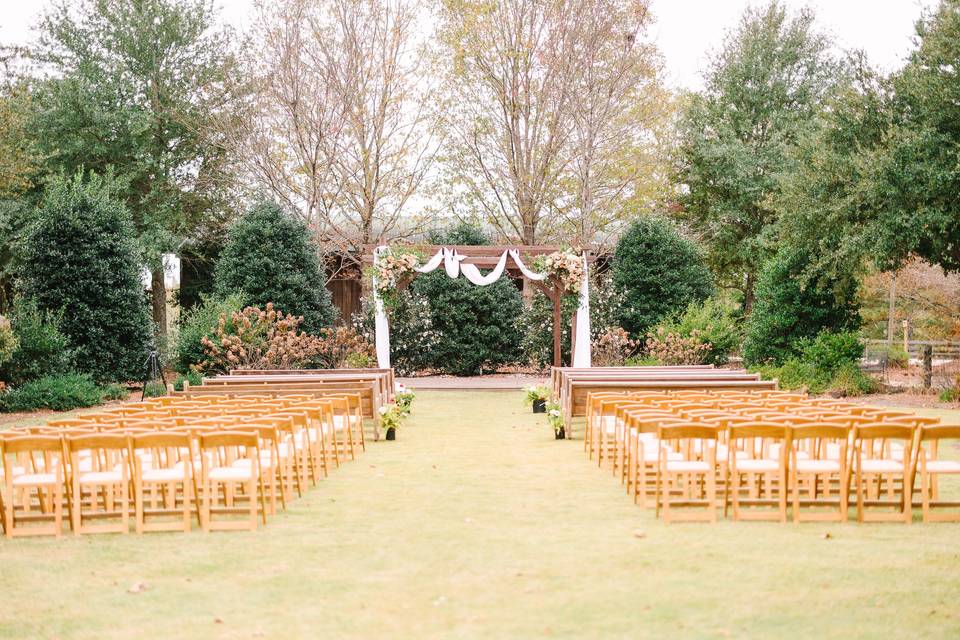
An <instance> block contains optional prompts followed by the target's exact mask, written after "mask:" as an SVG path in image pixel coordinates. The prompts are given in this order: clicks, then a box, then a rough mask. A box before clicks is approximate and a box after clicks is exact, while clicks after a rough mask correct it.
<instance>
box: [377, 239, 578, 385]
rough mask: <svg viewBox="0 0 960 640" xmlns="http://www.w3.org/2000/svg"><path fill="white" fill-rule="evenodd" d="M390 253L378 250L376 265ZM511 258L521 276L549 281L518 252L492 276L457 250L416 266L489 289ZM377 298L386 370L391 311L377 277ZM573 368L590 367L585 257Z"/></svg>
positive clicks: (380, 350)
mask: <svg viewBox="0 0 960 640" xmlns="http://www.w3.org/2000/svg"><path fill="white" fill-rule="evenodd" d="M386 250H387V247H385V246H380V247H377V248H376V249H375V250H374V252H373V264H374V265H376V264H377V263H378V261H379V259H380V255H381V254H382V253H383V252H384V251H386ZM508 257H509V258H511V259H512V260H513V262H514V264H516V265H517V268H519V269H520V273H522V274H523V275H524V277H526V278H529V279H530V280H536V281H543V280H546V279H547V274H545V273H536V272H534V271H530V269H528V268H527V266H526V265H525V264H523V260H521V259H520V252H519V251H517V250H516V249H509V250H507V251H504V252H503V254H502V255H501V256H500V260H498V261H497V266H495V267H494V268H493V270H492V271H490V273H488V274H486V275H483V274H481V273H480V269H478V268H477V266H476V265H473V264H463V260H464V258H466V256H464V255H461V254H460V253H458V252H457V251H456V250H455V249H453V250H451V249H447V248H446V247H444V248H442V249H440V251H438V252H437V253H436V254H435V255H434V256H433V257H432V258H430V259H429V260H428V261H427V263H426V264H424V265H423V266H422V267H416V269H415V270H416V271H417V272H418V273H430V272H431V271H435V270H436V269H439V268H440V265H441V264H442V265H443V269H444V271H446V273H447V275H448V276H449V277H451V278H458V277H459V276H460V275H461V274H462V275H463V277H465V278H466V279H467V280H469V281H470V282H471V283H473V284H475V285H477V286H478V287H485V286H487V285H489V284H493V283H494V282H496V281H497V280H499V279H500V277H501V276H502V275H503V272H504V270H505V269H506V267H507V258H508ZM373 299H374V307H375V309H376V314H375V322H374V331H375V340H376V350H377V366H378V367H380V368H382V369H388V368H390V323H389V322H388V320H387V312H386V309H385V308H384V306H383V299H382V298H381V297H380V289H379V288H378V287H377V277H376V276H374V278H373ZM573 366H575V367H589V366H590V284H589V280H588V277H587V258H586V256H584V257H583V278H582V280H581V281H580V304H579V305H578V306H577V332H576V343H575V348H574V353H573Z"/></svg>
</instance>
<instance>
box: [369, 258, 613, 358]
mask: <svg viewBox="0 0 960 640" xmlns="http://www.w3.org/2000/svg"><path fill="white" fill-rule="evenodd" d="M404 246H405V247H407V248H409V249H413V250H416V251H419V252H421V253H422V254H423V255H424V256H426V257H428V258H429V257H431V256H433V255H435V254H436V253H437V252H438V251H440V250H441V249H444V248H446V249H450V250H452V251H456V252H457V253H459V254H460V255H462V256H465V257H464V259H463V263H466V264H472V265H476V267H477V268H478V269H485V270H490V269H493V268H494V267H496V266H497V262H499V260H500V256H501V255H503V252H504V251H508V250H513V249H516V250H517V251H518V252H519V254H520V258H521V259H522V260H523V262H524V264H525V265H527V267H528V268H530V267H531V263H532V262H533V259H534V258H536V257H537V256H543V255H549V254H551V253H554V252H556V251H560V250H562V248H563V247H560V246H559V245H479V246H478V245H465V244H445V245H439V244H410V245H404ZM374 249H376V245H364V247H363V265H364V267H367V266H371V265H373V251H374ZM585 254H586V257H587V264H593V263H594V262H595V261H596V259H597V256H596V253H595V252H594V251H592V250H589V249H588V250H585ZM506 271H507V272H508V273H509V274H510V276H512V277H514V278H522V277H523V274H522V273H521V272H520V269H519V268H517V265H516V264H515V263H514V262H513V261H512V260H507V267H506ZM530 282H531V284H533V285H534V286H535V287H537V288H538V289H539V290H540V291H542V292H543V294H544V295H545V296H547V298H549V299H550V301H551V302H552V303H553V365H554V366H555V367H559V366H561V365H562V362H561V357H560V353H561V349H560V334H561V326H560V325H561V313H560V312H561V302H562V298H563V285H562V284H561V283H560V282H559V281H557V279H556V278H550V279H548V280H546V281H543V282H537V281H534V280H531V281H530ZM408 284H410V283H409V282H406V283H404V284H403V285H401V288H403V287H405V286H406V285H408ZM576 335H577V327H576V316H574V318H573V327H572V329H571V332H570V339H571V341H575V340H576ZM574 347H575V345H571V353H573V349H574Z"/></svg>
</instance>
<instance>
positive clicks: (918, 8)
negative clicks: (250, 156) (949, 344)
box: [0, 0, 937, 89]
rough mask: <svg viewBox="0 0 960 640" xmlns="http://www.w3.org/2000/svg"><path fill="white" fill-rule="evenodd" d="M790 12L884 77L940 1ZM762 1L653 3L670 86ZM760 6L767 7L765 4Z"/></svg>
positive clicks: (243, 2)
mask: <svg viewBox="0 0 960 640" xmlns="http://www.w3.org/2000/svg"><path fill="white" fill-rule="evenodd" d="M253 2H254V0H217V4H219V5H220V7H221V8H222V15H223V17H224V19H225V20H226V21H228V22H230V23H231V24H233V25H234V26H236V27H238V28H241V29H243V28H244V27H245V26H246V25H247V24H248V23H249V20H250V12H251V8H252V6H253ZM784 3H785V4H786V5H788V6H789V7H793V8H800V7H804V6H808V7H811V8H812V9H814V11H815V12H816V14H817V19H818V22H819V25H820V28H821V29H822V30H824V31H827V32H828V33H830V34H832V35H833V36H834V38H835V40H836V42H837V44H838V46H839V47H840V48H844V49H863V50H864V51H866V52H867V56H868V57H869V59H870V61H871V62H872V63H873V64H874V65H875V66H877V67H879V68H880V69H882V70H884V71H890V70H893V69H896V68H898V67H899V66H900V65H902V64H903V59H904V57H905V56H906V55H907V53H908V52H909V51H910V48H911V43H912V37H913V24H914V22H915V21H916V20H917V18H919V17H920V15H921V13H922V10H923V9H924V8H925V7H926V8H932V7H934V6H935V5H936V4H937V0H784ZM48 4H49V0H0V42H2V43H4V44H23V43H25V42H28V41H29V40H30V39H31V38H32V31H31V27H32V26H33V25H34V24H35V23H36V21H37V17H38V16H39V15H40V13H41V12H42V11H43V8H44V7H46V6H47V5H48ZM757 4H758V1H757V0H653V11H654V14H655V16H656V24H655V25H654V26H653V31H652V34H653V36H654V38H655V39H656V41H657V44H658V45H659V46H660V49H661V50H662V51H663V55H664V58H665V62H666V73H667V80H668V81H669V82H670V84H672V85H673V86H675V87H682V88H687V89H697V88H699V87H700V86H702V84H701V80H700V73H701V71H702V70H703V69H704V66H705V63H706V60H707V55H708V53H709V52H710V51H712V50H715V49H717V48H719V47H720V46H721V44H722V43H723V37H724V34H725V33H726V31H727V30H729V29H731V28H733V27H735V26H736V24H737V20H738V18H739V16H740V14H741V13H742V11H743V9H744V8H745V7H747V6H749V5H757ZM759 4H762V2H760V3H759Z"/></svg>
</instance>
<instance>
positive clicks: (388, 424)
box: [380, 404, 403, 440]
mask: <svg viewBox="0 0 960 640" xmlns="http://www.w3.org/2000/svg"><path fill="white" fill-rule="evenodd" d="M402 418H403V414H401V413H400V410H399V409H398V408H397V405H395V404H386V405H383V406H382V407H380V428H381V429H384V430H385V431H386V432H387V436H386V438H387V440H396V439H397V428H398V427H399V426H400V421H401V420H402Z"/></svg>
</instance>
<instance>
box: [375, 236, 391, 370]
mask: <svg viewBox="0 0 960 640" xmlns="http://www.w3.org/2000/svg"><path fill="white" fill-rule="evenodd" d="M385 249H386V247H377V248H376V249H374V250H373V266H374V267H376V266H377V263H379V261H380V253H381V252H382V251H384V250H385ZM373 306H374V316H373V318H374V321H373V330H374V343H375V346H376V350H377V366H378V367H379V368H381V369H389V368H390V323H389V322H388V321H387V311H386V309H384V308H383V298H381V297H380V288H379V287H378V286H377V276H373Z"/></svg>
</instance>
